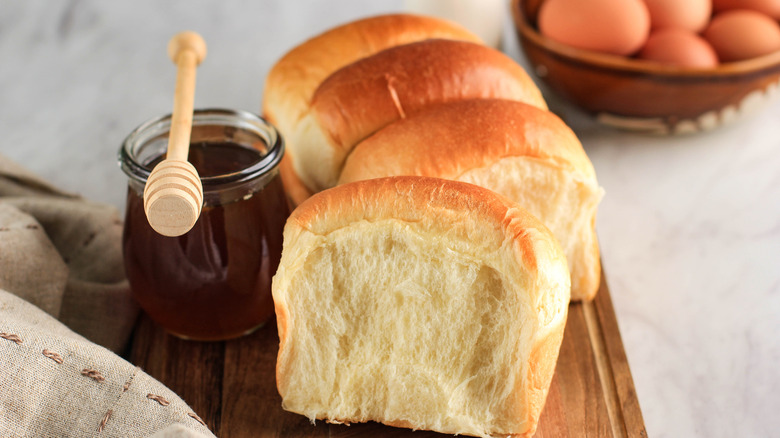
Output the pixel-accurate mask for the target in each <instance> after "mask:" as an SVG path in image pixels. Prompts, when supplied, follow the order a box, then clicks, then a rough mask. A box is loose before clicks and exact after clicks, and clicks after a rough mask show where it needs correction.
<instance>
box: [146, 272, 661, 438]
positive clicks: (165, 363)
mask: <svg viewBox="0 0 780 438" xmlns="http://www.w3.org/2000/svg"><path fill="white" fill-rule="evenodd" d="M603 278H604V276H603V275H602V283H601V288H600V290H599V293H598V295H597V297H596V299H595V300H594V301H593V302H592V303H585V304H582V303H575V304H571V305H570V307H569V319H568V321H567V324H566V331H565V334H564V337H563V345H562V346H561V352H560V356H559V358H558V364H557V368H556V371H555V376H554V377H553V382H552V386H551V387H550V393H549V395H548V396H547V402H546V404H545V407H544V411H543V412H542V417H541V421H540V424H539V428H538V429H537V432H536V435H535V436H536V437H538V438H552V437H555V438H558V437H616V438H618V437H646V436H647V432H646V431H645V426H644V421H643V419H642V412H641V410H640V408H639V402H638V401H637V397H636V392H635V390H634V383H633V380H632V378H631V371H630V369H629V367H628V361H627V360H626V354H625V351H624V349H623V342H622V340H621V339H620V333H619V331H618V325H617V319H616V318H615V311H614V309H613V307H612V299H611V297H610V295H609V289H608V288H607V285H606V282H605V281H604V280H603ZM278 342H279V340H278V337H277V335H276V324H275V321H271V322H270V323H268V324H266V326H265V327H263V328H261V329H260V330H258V331H257V332H255V333H253V334H251V335H249V336H245V337H243V338H241V339H236V340H233V341H227V342H210V343H209V342H191V341H183V340H181V339H178V338H175V337H173V336H170V335H168V334H166V333H165V332H164V331H163V330H162V329H160V328H158V327H157V326H156V325H154V323H152V322H151V321H150V320H149V319H148V318H146V317H143V318H142V319H141V321H140V323H139V325H138V327H137V328H136V332H135V335H134V340H133V345H132V353H131V360H132V361H133V362H134V363H135V364H137V365H139V366H141V367H142V368H143V369H144V370H145V371H146V372H148V373H149V374H151V375H152V376H154V377H156V378H157V379H159V380H160V381H162V382H163V383H164V384H165V385H167V386H168V387H170V388H171V389H172V390H173V391H175V392H177V393H178V394H179V395H180V396H181V397H182V398H183V399H184V400H185V401H186V402H187V403H189V404H190V406H191V407H192V408H193V409H194V410H195V412H197V413H198V415H200V417H201V418H203V420H204V421H205V422H206V424H208V426H209V428H210V429H211V430H212V431H213V432H214V433H215V434H216V435H217V436H218V437H220V438H238V437H363V436H373V437H382V438H384V437H407V436H408V437H414V438H426V437H444V436H447V435H442V434H438V433H433V432H427V431H417V432H412V431H411V430H407V429H398V428H393V427H388V426H384V425H381V424H377V423H367V424H353V425H350V426H345V425H332V424H327V423H324V422H317V424H316V425H312V424H311V423H310V422H309V421H308V420H307V419H306V418H305V417H302V416H300V415H296V414H292V413H289V412H285V411H284V410H282V408H281V398H280V397H279V394H278V393H277V392H276V382H275V366H276V352H277V350H278Z"/></svg>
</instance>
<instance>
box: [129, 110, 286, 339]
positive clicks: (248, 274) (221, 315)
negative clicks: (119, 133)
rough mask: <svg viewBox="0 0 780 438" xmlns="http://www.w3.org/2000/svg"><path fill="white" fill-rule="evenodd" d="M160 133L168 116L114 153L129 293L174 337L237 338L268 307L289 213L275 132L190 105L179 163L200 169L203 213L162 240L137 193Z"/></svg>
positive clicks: (229, 113) (158, 149)
mask: <svg viewBox="0 0 780 438" xmlns="http://www.w3.org/2000/svg"><path fill="white" fill-rule="evenodd" d="M169 130H170V115H168V116H165V117H160V118H157V119H153V120H150V121H148V122H146V123H144V124H142V125H141V126H139V127H138V128H136V129H135V130H134V131H133V132H131V133H130V135H128V136H127V138H126V139H125V141H124V142H123V144H122V147H121V148H120V152H119V162H120V166H121V168H122V170H123V171H124V172H125V174H127V176H128V189H127V204H126V212H125V225H124V234H123V252H124V260H125V271H126V274H127V277H128V280H129V282H130V287H131V290H132V294H133V296H134V298H135V299H136V300H137V301H138V303H139V304H140V305H141V307H142V308H143V309H144V311H145V312H146V313H147V314H148V315H149V316H150V317H151V318H152V319H153V320H154V321H155V322H156V323H157V324H159V325H160V326H162V327H163V328H165V329H166V330H167V331H168V332H170V333H172V334H174V335H176V336H179V337H181V338H185V339H194V340H223V339H230V338H235V337H239V336H241V335H244V334H247V333H249V332H251V331H253V330H254V329H256V328H258V327H260V326H261V325H263V324H264V323H265V322H266V321H267V320H268V319H269V318H270V317H271V316H272V315H273V314H274V308H273V299H272V297H271V278H272V277H273V275H274V273H275V272H276V269H277V267H278V265H279V258H280V256H281V251H282V230H283V228H284V224H285V221H286V219H287V216H288V215H289V212H290V211H289V206H288V204H287V198H286V196H285V193H284V190H283V187H282V181H281V177H280V175H279V163H280V161H281V159H282V155H283V153H284V144H283V141H282V138H281V136H280V135H279V133H278V132H277V131H276V129H275V128H274V127H273V126H272V125H270V124H269V123H268V122H266V121H265V120H264V119H262V118H261V117H259V116H257V115H254V114H252V113H249V112H244V111H234V110H222V109H204V110H196V111H195V113H194V117H193V126H192V135H191V140H190V150H189V162H190V163H192V164H193V165H194V166H195V168H196V169H197V171H198V173H199V174H200V176H201V181H202V183H203V195H204V196H203V210H202V212H201V215H200V217H199V219H198V221H197V222H196V223H195V226H194V227H193V228H192V229H191V230H190V231H188V232H187V233H186V234H184V235H182V236H178V237H166V236H162V235H160V234H158V233H157V232H155V231H154V230H153V229H152V228H151V226H150V225H149V222H148V221H147V218H146V215H145V213H144V208H143V190H144V186H145V184H146V180H147V178H148V177H149V174H150V173H151V171H152V169H153V168H154V166H155V165H156V164H157V163H159V162H160V161H162V160H163V159H164V158H165V151H166V149H167V145H168V133H169Z"/></svg>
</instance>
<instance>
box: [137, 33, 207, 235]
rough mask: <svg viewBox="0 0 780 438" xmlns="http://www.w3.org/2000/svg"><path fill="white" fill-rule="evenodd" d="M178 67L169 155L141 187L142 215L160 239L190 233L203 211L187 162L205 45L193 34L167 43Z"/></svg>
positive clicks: (196, 181) (195, 179) (197, 185)
mask: <svg viewBox="0 0 780 438" xmlns="http://www.w3.org/2000/svg"><path fill="white" fill-rule="evenodd" d="M168 55H169V56H170V57H171V59H172V60H173V62H174V63H175V64H176V66H177V72H176V89H175V91H174V95H173V114H172V115H171V130H170V133H169V134H168V155H167V157H166V158H165V160H163V161H162V162H161V163H159V164H158V165H157V166H155V168H154V169H152V172H151V173H150V174H149V178H147V179H146V187H144V211H146V218H147V219H148V220H149V225H151V227H152V228H153V229H154V230H155V231H157V232H158V233H160V234H162V235H163V236H181V235H182V234H184V233H186V232H187V231H189V230H190V229H191V228H192V227H193V226H194V225H195V223H196V222H197V221H198V217H199V216H200V211H201V208H202V207H203V185H202V183H201V181H200V176H199V175H198V171H197V169H195V166H193V165H192V164H191V163H189V162H188V161H187V158H188V155H189V150H190V132H191V131H192V113H193V110H194V108H193V106H194V103H195V69H196V67H197V66H198V64H200V62H201V61H203V58H205V57H206V43H205V42H204V41H203V38H201V37H200V35H198V34H197V33H195V32H182V33H179V34H177V35H175V36H174V37H173V38H172V39H171V42H170V43H168Z"/></svg>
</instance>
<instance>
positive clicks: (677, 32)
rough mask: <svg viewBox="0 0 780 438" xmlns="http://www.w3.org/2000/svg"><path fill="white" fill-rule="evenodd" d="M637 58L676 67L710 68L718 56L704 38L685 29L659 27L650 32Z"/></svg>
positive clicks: (715, 62)
mask: <svg viewBox="0 0 780 438" xmlns="http://www.w3.org/2000/svg"><path fill="white" fill-rule="evenodd" d="M639 58H641V59H646V60H648V61H655V62H659V63H662V64H667V65H674V66H678V67H692V68H712V67H715V66H717V65H718V56H717V55H716V54H715V50H714V49H713V48H712V46H711V45H710V44H709V43H708V42H707V41H705V40H704V38H702V37H700V36H698V35H696V34H695V33H693V32H691V31H689V30H685V29H675V28H667V29H659V30H655V31H653V32H651V33H650V37H649V38H648V39H647V43H646V44H645V46H644V47H643V48H642V50H641V51H640V52H639Z"/></svg>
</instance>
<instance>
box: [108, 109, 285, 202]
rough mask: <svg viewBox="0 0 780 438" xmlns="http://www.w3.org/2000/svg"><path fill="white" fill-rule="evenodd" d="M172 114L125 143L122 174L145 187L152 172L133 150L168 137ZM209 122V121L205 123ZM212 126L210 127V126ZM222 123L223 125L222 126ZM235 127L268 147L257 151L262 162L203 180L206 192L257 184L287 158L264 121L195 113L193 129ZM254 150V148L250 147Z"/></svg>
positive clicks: (220, 112)
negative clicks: (153, 138)
mask: <svg viewBox="0 0 780 438" xmlns="http://www.w3.org/2000/svg"><path fill="white" fill-rule="evenodd" d="M171 116H172V115H171V114H166V115H163V116H160V117H155V118H153V119H150V120H147V121H145V122H143V123H141V124H140V125H139V126H138V127H137V128H135V129H134V130H133V131H131V132H130V134H128V135H127V137H125V139H124V141H122V146H121V147H120V148H119V157H118V158H119V164H120V167H121V168H122V171H123V172H124V173H125V174H126V175H127V176H128V177H129V178H131V179H133V180H136V181H138V182H140V183H142V184H145V183H146V180H147V179H148V177H149V174H150V173H151V172H152V169H150V168H149V167H147V166H146V165H145V164H144V163H140V162H139V161H138V160H136V157H135V154H134V153H133V147H134V146H136V145H137V144H138V143H139V142H142V141H143V140H145V139H148V138H151V137H148V135H149V134H151V133H154V132H158V133H160V134H164V133H166V132H169V131H170V124H171ZM204 119H205V120H204ZM209 121H210V122H211V123H206V122H209ZM220 122H221V123H220ZM199 124H200V125H219V124H224V125H225V126H234V125H235V127H236V128H239V129H244V130H247V131H251V132H253V133H255V134H257V135H258V136H259V137H261V138H262V139H263V140H264V142H265V143H266V145H267V146H268V148H267V150H266V151H265V153H263V152H262V151H259V150H257V149H255V150H257V152H258V155H259V156H260V159H259V160H257V161H256V162H254V163H252V164H251V165H250V166H248V167H246V168H244V169H241V170H237V171H235V172H230V173H224V174H220V175H213V176H206V177H203V176H201V182H202V184H203V188H204V190H207V188H208V187H216V186H221V185H224V184H229V183H241V182H245V181H250V180H254V179H256V178H259V177H261V176H263V175H266V174H267V173H268V172H270V171H273V170H274V169H276V168H277V167H278V165H279V163H280V162H281V160H282V156H283V155H284V141H283V139H282V136H281V135H279V132H278V131H277V130H276V128H275V127H274V126H273V125H272V124H271V123H270V122H268V121H267V120H266V119H264V118H263V117H261V116H259V115H257V114H254V113H252V112H249V111H244V110H234V109H224V108H202V109H196V110H195V111H194V113H193V126H197V125H199ZM144 135H147V137H148V138H147V137H144ZM247 149H250V147H247Z"/></svg>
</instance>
